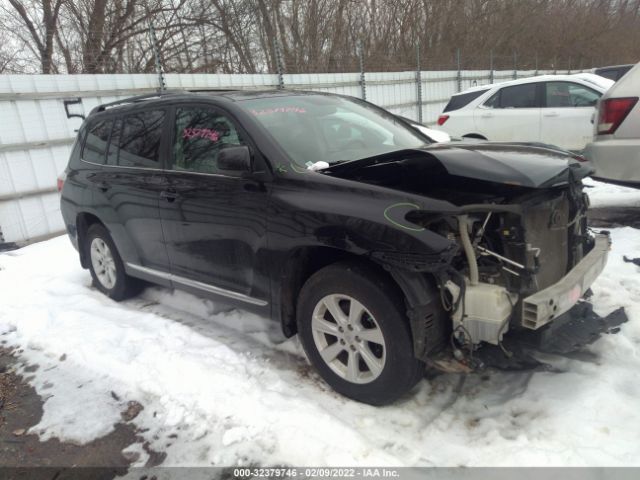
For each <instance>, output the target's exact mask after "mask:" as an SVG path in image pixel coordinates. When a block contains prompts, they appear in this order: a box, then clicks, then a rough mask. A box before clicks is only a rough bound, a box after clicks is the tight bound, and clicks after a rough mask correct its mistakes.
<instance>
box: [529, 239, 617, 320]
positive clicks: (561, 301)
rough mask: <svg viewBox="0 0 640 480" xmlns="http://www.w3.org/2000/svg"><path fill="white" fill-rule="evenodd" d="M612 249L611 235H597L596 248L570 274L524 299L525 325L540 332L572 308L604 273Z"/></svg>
mask: <svg viewBox="0 0 640 480" xmlns="http://www.w3.org/2000/svg"><path fill="white" fill-rule="evenodd" d="M610 246H611V240H610V239H609V236H608V235H604V234H601V235H596V238H595V245H594V247H593V249H592V250H591V251H590V252H589V253H588V254H587V255H585V257H584V258H583V259H582V260H581V261H580V262H578V264H577V265H576V266H575V267H573V269H571V271H569V273H567V274H566V275H565V276H564V277H562V278H561V279H560V280H559V281H558V282H556V283H554V284H553V285H550V286H549V287H547V288H545V289H544V290H540V291H539V292H536V293H534V294H533V295H531V296H529V297H527V298H525V299H524V300H523V302H522V326H523V327H525V328H529V329H531V330H537V329H538V328H540V327H542V326H543V325H546V324H547V323H549V322H551V321H552V320H554V319H555V318H557V317H559V316H560V315H562V314H563V313H565V312H567V311H568V310H569V309H570V308H571V307H573V306H574V305H575V304H576V303H577V301H578V300H579V299H580V298H581V297H582V296H583V295H584V293H585V292H586V291H587V290H588V289H589V287H590V286H591V284H593V282H594V281H595V280H596V278H598V275H600V273H602V270H604V267H605V265H606V264H607V257H608V255H609V248H610Z"/></svg>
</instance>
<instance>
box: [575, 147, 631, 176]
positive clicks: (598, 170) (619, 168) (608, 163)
mask: <svg viewBox="0 0 640 480" xmlns="http://www.w3.org/2000/svg"><path fill="white" fill-rule="evenodd" d="M584 156H585V157H586V158H587V160H589V162H591V166H592V167H593V168H594V169H595V174H594V176H596V177H598V178H602V179H605V180H617V181H620V182H640V139H629V140H621V139H615V138H610V139H602V140H597V141H595V142H592V143H589V144H588V145H587V147H586V148H585V151H584Z"/></svg>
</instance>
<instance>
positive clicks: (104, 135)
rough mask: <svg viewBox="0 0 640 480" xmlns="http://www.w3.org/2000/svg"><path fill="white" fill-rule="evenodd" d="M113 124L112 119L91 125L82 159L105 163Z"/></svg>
mask: <svg viewBox="0 0 640 480" xmlns="http://www.w3.org/2000/svg"><path fill="white" fill-rule="evenodd" d="M112 124H113V122H112V121H111V120H106V121H102V122H98V123H96V124H94V125H92V126H91V127H89V130H88V132H87V137H86V139H85V141H84V148H83V149H82V159H83V160H84V161H86V162H91V163H99V164H101V165H102V164H104V156H105V153H106V152H107V144H108V143H109V135H110V134H111V126H112Z"/></svg>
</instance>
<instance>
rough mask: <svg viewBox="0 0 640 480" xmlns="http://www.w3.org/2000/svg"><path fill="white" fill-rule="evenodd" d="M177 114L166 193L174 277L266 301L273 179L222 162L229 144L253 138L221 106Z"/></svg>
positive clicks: (164, 216) (249, 299)
mask: <svg viewBox="0 0 640 480" xmlns="http://www.w3.org/2000/svg"><path fill="white" fill-rule="evenodd" d="M174 116H175V119H174V121H173V132H172V138H173V140H172V148H171V150H170V161H169V166H168V169H167V188H166V189H165V191H163V193H162V194H161V197H162V198H161V200H160V204H161V205H160V216H161V218H162V228H163V232H164V239H165V241H166V244H167V251H168V254H169V261H170V263H171V272H172V279H173V281H174V282H176V283H178V284H181V285H182V286H187V287H193V288H196V289H200V290H203V291H204V292H209V293H213V294H214V295H218V296H222V297H227V298H231V299H234V300H239V301H240V303H242V302H246V303H250V304H253V305H259V306H264V305H266V303H267V299H268V298H269V288H270V286H269V282H268V279H267V278H266V277H265V276H263V274H262V273H261V272H263V271H264V269H263V268H262V267H261V265H262V263H264V260H265V259H264V258H262V256H263V255H264V251H265V248H266V229H267V207H268V200H269V198H268V191H267V186H266V185H265V183H264V182H262V181H260V180H257V179H255V178H254V177H253V176H251V175H247V174H245V175H240V174H237V175H234V174H232V173H229V172H225V171H222V170H220V169H218V167H217V157H218V154H219V152H220V151H221V150H222V149H224V148H225V147H227V146H234V145H249V146H251V145H250V141H249V139H248V137H247V135H246V134H245V133H244V131H243V130H241V129H240V128H239V126H238V125H237V123H236V122H235V121H234V120H233V119H232V118H231V117H230V116H229V115H228V114H227V113H225V112H224V111H222V110H220V109H218V108H216V107H214V106H209V105H197V104H191V105H185V106H177V107H176V108H175V115H174ZM254 151H255V150H254ZM255 160H256V159H254V161H255Z"/></svg>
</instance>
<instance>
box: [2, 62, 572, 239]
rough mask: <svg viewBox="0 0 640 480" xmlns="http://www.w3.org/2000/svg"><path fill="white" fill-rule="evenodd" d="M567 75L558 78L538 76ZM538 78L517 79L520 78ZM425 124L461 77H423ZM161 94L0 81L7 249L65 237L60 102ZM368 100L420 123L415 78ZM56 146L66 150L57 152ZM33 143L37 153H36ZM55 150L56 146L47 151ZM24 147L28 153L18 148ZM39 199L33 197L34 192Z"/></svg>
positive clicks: (326, 76) (372, 75) (370, 92)
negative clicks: (55, 235)
mask: <svg viewBox="0 0 640 480" xmlns="http://www.w3.org/2000/svg"><path fill="white" fill-rule="evenodd" d="M489 73H490V72H489V71H487V70H474V71H463V72H460V77H461V87H462V89H466V88H469V87H471V86H475V85H484V84H486V83H489V78H490V76H489ZM544 73H567V72H566V70H563V71H557V72H554V71H539V74H544ZM534 74H535V71H523V72H518V77H519V78H522V77H525V76H531V75H534ZM421 76H422V102H423V105H422V115H423V117H422V118H423V122H424V123H426V124H433V123H434V122H435V120H436V119H437V117H438V115H439V113H440V112H441V111H442V109H443V108H444V106H445V105H446V103H447V101H448V100H449V97H450V96H451V95H452V94H454V93H456V92H457V91H458V88H459V86H458V72H457V71H455V70H448V71H424V72H421ZM512 79H513V71H512V70H506V71H495V72H494V82H500V81H508V80H512ZM165 80H166V86H167V88H169V89H171V88H178V89H224V88H230V89H257V88H275V87H277V85H278V76H277V75H275V74H256V75H222V74H167V75H166V76H165ZM283 81H284V84H285V87H286V88H291V89H306V90H316V91H322V92H330V93H337V94H342V95H352V96H355V97H360V96H361V92H362V89H361V86H360V83H359V82H360V74H359V73H357V72H355V73H313V74H285V75H283ZM157 86H158V77H157V76H156V75H155V74H118V75H0V120H1V121H2V128H1V129H0V230H1V231H2V233H3V236H4V240H2V241H4V242H21V241H27V240H29V239H33V238H37V237H40V236H42V235H48V234H52V233H56V232H59V231H61V230H62V229H63V224H62V218H61V216H60V212H59V201H58V196H57V193H55V192H54V193H51V190H52V189H53V188H55V185H56V178H57V176H58V174H59V173H60V172H62V171H63V170H64V168H65V166H66V164H67V160H68V157H69V152H70V149H71V143H72V141H73V138H75V132H76V130H77V129H78V128H79V127H80V124H81V120H80V119H79V118H67V116H66V113H65V110H64V104H63V101H64V100H65V99H72V98H76V97H80V98H81V99H82V105H81V106H72V107H71V109H72V111H73V112H79V111H80V112H83V113H84V114H85V115H86V114H88V113H89V112H90V111H91V110H92V109H93V108H94V107H96V106H98V105H100V104H102V103H107V102H112V101H115V100H117V99H121V98H125V97H127V96H131V95H135V94H140V93H150V92H153V91H154V90H155V89H156V88H157ZM365 86H366V94H367V100H368V101H370V102H372V103H375V104H378V105H381V106H383V107H386V108H388V109H390V110H391V111H392V112H394V113H396V114H399V115H403V116H406V117H409V118H413V119H417V118H418V112H419V110H418V108H419V106H418V105H417V100H418V93H417V92H418V89H417V84H416V72H367V73H366V74H365ZM60 141H63V142H65V141H66V143H63V144H60ZM34 142H35V143H37V144H38V145H34ZM48 142H53V144H48ZM23 144H28V145H23ZM38 191H43V192H42V193H40V194H38V195H33V192H38Z"/></svg>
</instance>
